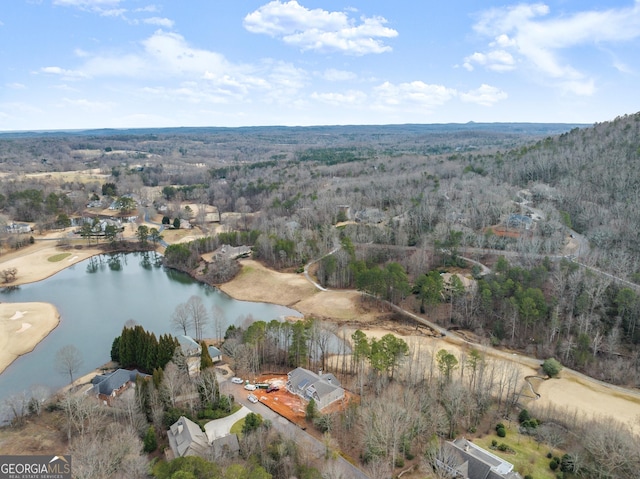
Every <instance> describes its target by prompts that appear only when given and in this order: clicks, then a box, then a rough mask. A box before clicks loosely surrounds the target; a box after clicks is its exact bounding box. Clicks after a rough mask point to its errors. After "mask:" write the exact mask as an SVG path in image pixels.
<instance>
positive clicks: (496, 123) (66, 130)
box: [0, 114, 626, 135]
mask: <svg viewBox="0 0 640 479" xmlns="http://www.w3.org/2000/svg"><path fill="white" fill-rule="evenodd" d="M625 115H626V114H625ZM619 116H624V115H619ZM611 120H613V118H612V119H611ZM609 121H610V120H609ZM595 123H597V122H595ZM595 123H571V122H569V123H567V122H533V121H493V122H478V121H467V122H449V123H386V124H374V123H371V124H358V125H356V124H344V125H339V124H335V125H319V124H318V125H241V126H216V125H202V126H188V125H186V126H151V127H146V126H136V127H99V128H64V129H42V130H0V135H5V134H29V133H33V134H40V133H83V132H87V133H90V132H95V131H130V130H180V129H194V130H198V129H201V130H206V129H220V130H241V129H252V128H290V129H296V128H300V129H306V128H366V127H378V128H385V127H403V126H407V127H409V126H418V127H421V126H423V127H429V126H443V127H447V126H473V125H477V126H478V127H482V126H483V125H486V126H489V125H493V126H499V125H505V126H506V125H531V126H534V125H541V126H544V125H566V126H573V127H576V126H578V127H591V126H593V125H595Z"/></svg>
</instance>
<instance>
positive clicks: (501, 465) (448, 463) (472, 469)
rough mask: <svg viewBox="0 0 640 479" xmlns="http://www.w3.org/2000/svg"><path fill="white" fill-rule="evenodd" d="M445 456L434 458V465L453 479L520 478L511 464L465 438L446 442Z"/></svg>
mask: <svg viewBox="0 0 640 479" xmlns="http://www.w3.org/2000/svg"><path fill="white" fill-rule="evenodd" d="M443 448H444V450H445V456H446V459H445V458H442V459H436V466H435V467H437V468H439V469H442V470H446V471H447V472H448V473H449V474H450V475H451V477H452V478H455V479H522V476H520V474H518V473H517V472H515V471H514V470H513V464H511V463H510V462H507V461H505V460H504V459H501V458H499V457H498V456H496V455H495V454H492V453H490V452H489V451H487V450H485V449H483V448H481V447H480V446H477V445H476V444H474V443H473V442H471V441H468V440H467V439H465V438H460V439H456V440H455V441H452V442H446V443H444V446H443Z"/></svg>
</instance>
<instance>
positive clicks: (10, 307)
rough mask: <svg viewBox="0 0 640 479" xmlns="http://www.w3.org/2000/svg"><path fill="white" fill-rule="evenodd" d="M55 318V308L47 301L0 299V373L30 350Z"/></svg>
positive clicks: (55, 323) (46, 332)
mask: <svg viewBox="0 0 640 479" xmlns="http://www.w3.org/2000/svg"><path fill="white" fill-rule="evenodd" d="M59 322H60V315H59V314H58V311H57V310H56V308H55V307H54V306H53V305H51V304H49V303H0V373H1V372H2V371H4V370H5V369H6V367H7V366H9V365H10V364H11V363H12V362H13V361H14V360H15V359H16V358H17V357H18V356H21V355H22V354H26V353H28V352H30V351H33V348H35V347H36V345H37V344H38V343H39V342H40V341H42V340H43V339H44V338H46V337H47V335H48V334H49V333H50V332H51V331H52V330H53V329H54V328H55V327H56V326H57V325H58V323H59Z"/></svg>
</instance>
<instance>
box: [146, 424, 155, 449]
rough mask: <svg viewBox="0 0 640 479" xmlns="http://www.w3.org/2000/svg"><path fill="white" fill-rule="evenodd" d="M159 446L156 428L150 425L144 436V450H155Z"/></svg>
mask: <svg viewBox="0 0 640 479" xmlns="http://www.w3.org/2000/svg"><path fill="white" fill-rule="evenodd" d="M157 448H158V440H157V439H156V430H155V428H154V427H153V426H149V429H147V433H146V434H145V436H144V452H153V451H155V450H156V449H157Z"/></svg>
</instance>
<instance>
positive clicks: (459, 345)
mask: <svg viewBox="0 0 640 479" xmlns="http://www.w3.org/2000/svg"><path fill="white" fill-rule="evenodd" d="M76 251H77V252H81V253H84V254H83V255H82V256H81V257H80V255H78V257H76V258H73V256H72V258H73V262H72V263H70V264H69V262H68V261H66V260H62V261H59V262H57V263H50V264H49V265H48V268H46V269H44V268H42V269H40V270H39V274H36V273H35V272H34V273H32V274H31V275H30V277H29V280H28V279H27V278H24V277H23V278H22V281H21V282H20V284H27V283H28V282H36V281H41V280H43V279H46V278H48V277H49V276H51V275H52V274H55V273H57V272H59V271H62V270H63V269H66V268H67V267H69V266H72V265H74V264H76V263H77V262H79V261H82V260H84V259H87V258H89V257H91V256H95V255H98V254H103V253H105V252H104V251H102V250H100V249H98V248H91V249H83V250H76ZM37 252H38V256H37V257H39V258H41V259H44V261H46V257H47V255H49V256H51V255H53V254H58V253H60V249H57V248H56V247H55V246H51V247H41V248H39V249H38V250H37ZM21 253H23V254H24V256H22V257H21V258H12V259H10V261H12V262H15V263H17V265H16V267H18V268H19V272H18V274H19V275H20V268H21V264H22V265H24V264H28V263H32V264H33V263H36V262H35V261H33V258H34V256H33V255H29V254H28V251H21ZM1 259H2V258H0V268H3V267H6V264H7V263H8V261H7V262H3V261H1ZM41 262H42V261H41ZM240 264H241V265H242V270H241V271H240V273H239V274H238V275H237V276H236V277H235V278H234V279H233V280H231V281H229V282H227V283H224V284H221V285H216V287H217V288H218V289H220V290H221V291H223V292H224V293H226V294H228V295H229V296H231V297H232V298H234V299H238V300H243V301H259V302H265V303H272V304H279V305H283V306H286V307H289V308H292V309H295V310H297V311H299V312H300V313H302V314H303V315H305V316H306V315H309V316H313V317H315V318H317V319H320V320H325V321H330V322H333V323H334V324H338V325H342V326H343V327H347V328H349V329H357V328H359V329H361V330H362V331H363V332H365V334H367V335H370V334H380V333H381V332H385V333H389V332H391V333H393V334H395V335H398V336H399V337H402V338H403V339H405V340H406V341H411V342H419V343H420V344H423V346H424V347H426V348H428V349H433V350H436V349H455V350H458V351H460V352H462V351H463V350H466V349H468V348H469V347H475V346H474V345H473V344H471V343H468V342H467V341H463V340H459V341H452V339H453V338H450V337H448V336H447V337H445V338H434V337H416V336H414V335H413V334H412V333H411V332H409V331H396V329H398V328H396V327H395V326H397V325H394V323H389V322H388V321H386V320H388V319H389V318H388V315H386V314H384V313H381V312H379V311H372V310H369V309H366V308H364V307H363V306H362V305H361V304H360V294H359V293H357V292H354V291H319V290H318V289H316V288H315V287H314V286H313V285H312V284H311V283H309V282H308V281H307V280H306V278H305V277H304V275H299V274H295V273H281V272H278V271H273V270H270V269H268V268H266V267H265V266H263V265H262V264H261V263H259V262H258V261H256V260H253V259H243V260H240ZM36 266H37V265H36ZM32 269H35V270H36V271H38V269H37V267H35V266H34V267H32ZM17 283H18V282H17V281H16V283H14V284H17ZM3 304H4V305H11V303H0V306H1V305H3ZM26 304H33V303H26ZM50 306H51V307H53V306H52V305H50ZM10 307H11V308H14V309H15V307H17V306H16V305H15V304H14V305H12V306H10ZM26 307H27V306H25V308H26ZM54 309H55V308H54ZM56 325H57V324H56ZM16 329H17V328H16ZM30 329H31V328H30ZM51 330H53V328H52V329H51ZM49 332H50V331H49ZM49 332H47V334H48V333H49ZM44 337H46V335H45V336H44ZM44 337H43V338H42V339H44ZM38 342H39V341H38ZM36 344H37V342H36V343H35V344H34V346H33V347H35V345H36ZM33 347H32V348H31V349H30V350H32V349H33ZM478 349H479V350H480V351H483V352H484V354H486V355H487V356H488V357H489V358H490V359H492V360H494V361H504V362H505V363H509V364H513V365H517V366H518V367H519V368H523V369H524V370H526V372H527V373H529V372H530V371H532V370H535V369H531V368H532V367H533V366H534V365H533V364H532V361H533V360H531V359H530V358H526V357H524V356H521V355H519V354H515V353H512V354H509V353H507V352H504V351H501V350H493V348H490V349H491V350H489V348H487V347H483V346H478ZM26 352H28V351H26ZM26 352H25V353H24V354H26ZM525 359H527V360H526V361H525ZM536 362H538V361H537V360H536ZM5 367H6V366H5ZM3 369H4V368H2V367H1V364H0V372H1V371H2V370H3ZM92 374H93V373H92ZM540 392H541V393H542V394H543V399H542V400H541V401H539V402H538V404H540V405H541V406H542V405H557V406H559V407H566V406H568V405H572V407H573V408H574V409H575V410H577V411H581V412H583V413H585V414H586V415H591V416H593V417H596V416H602V417H605V416H609V417H612V418H614V419H616V420H619V421H623V422H626V423H627V424H628V425H629V426H630V427H631V429H632V430H633V431H634V432H635V433H636V434H640V423H638V424H631V423H630V421H629V420H630V419H631V418H635V417H640V398H639V396H640V394H639V393H637V392H636V391H635V390H633V389H629V388H624V387H621V386H616V385H610V384H608V383H602V382H600V381H597V380H596V379H593V378H588V377H585V376H584V375H581V374H580V373H577V372H574V371H571V370H565V371H564V372H563V373H562V374H561V375H560V378H559V379H554V380H552V381H545V383H544V384H543V385H542V387H541V391H540ZM587 397H588V398H589V400H588V401H587V400H586V399H585V398H587ZM583 399H584V400H583ZM536 402H537V401H536ZM607 404H612V405H615V409H612V408H610V407H607ZM613 410H618V411H624V412H625V413H624V414H622V415H621V414H612V411H613Z"/></svg>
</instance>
